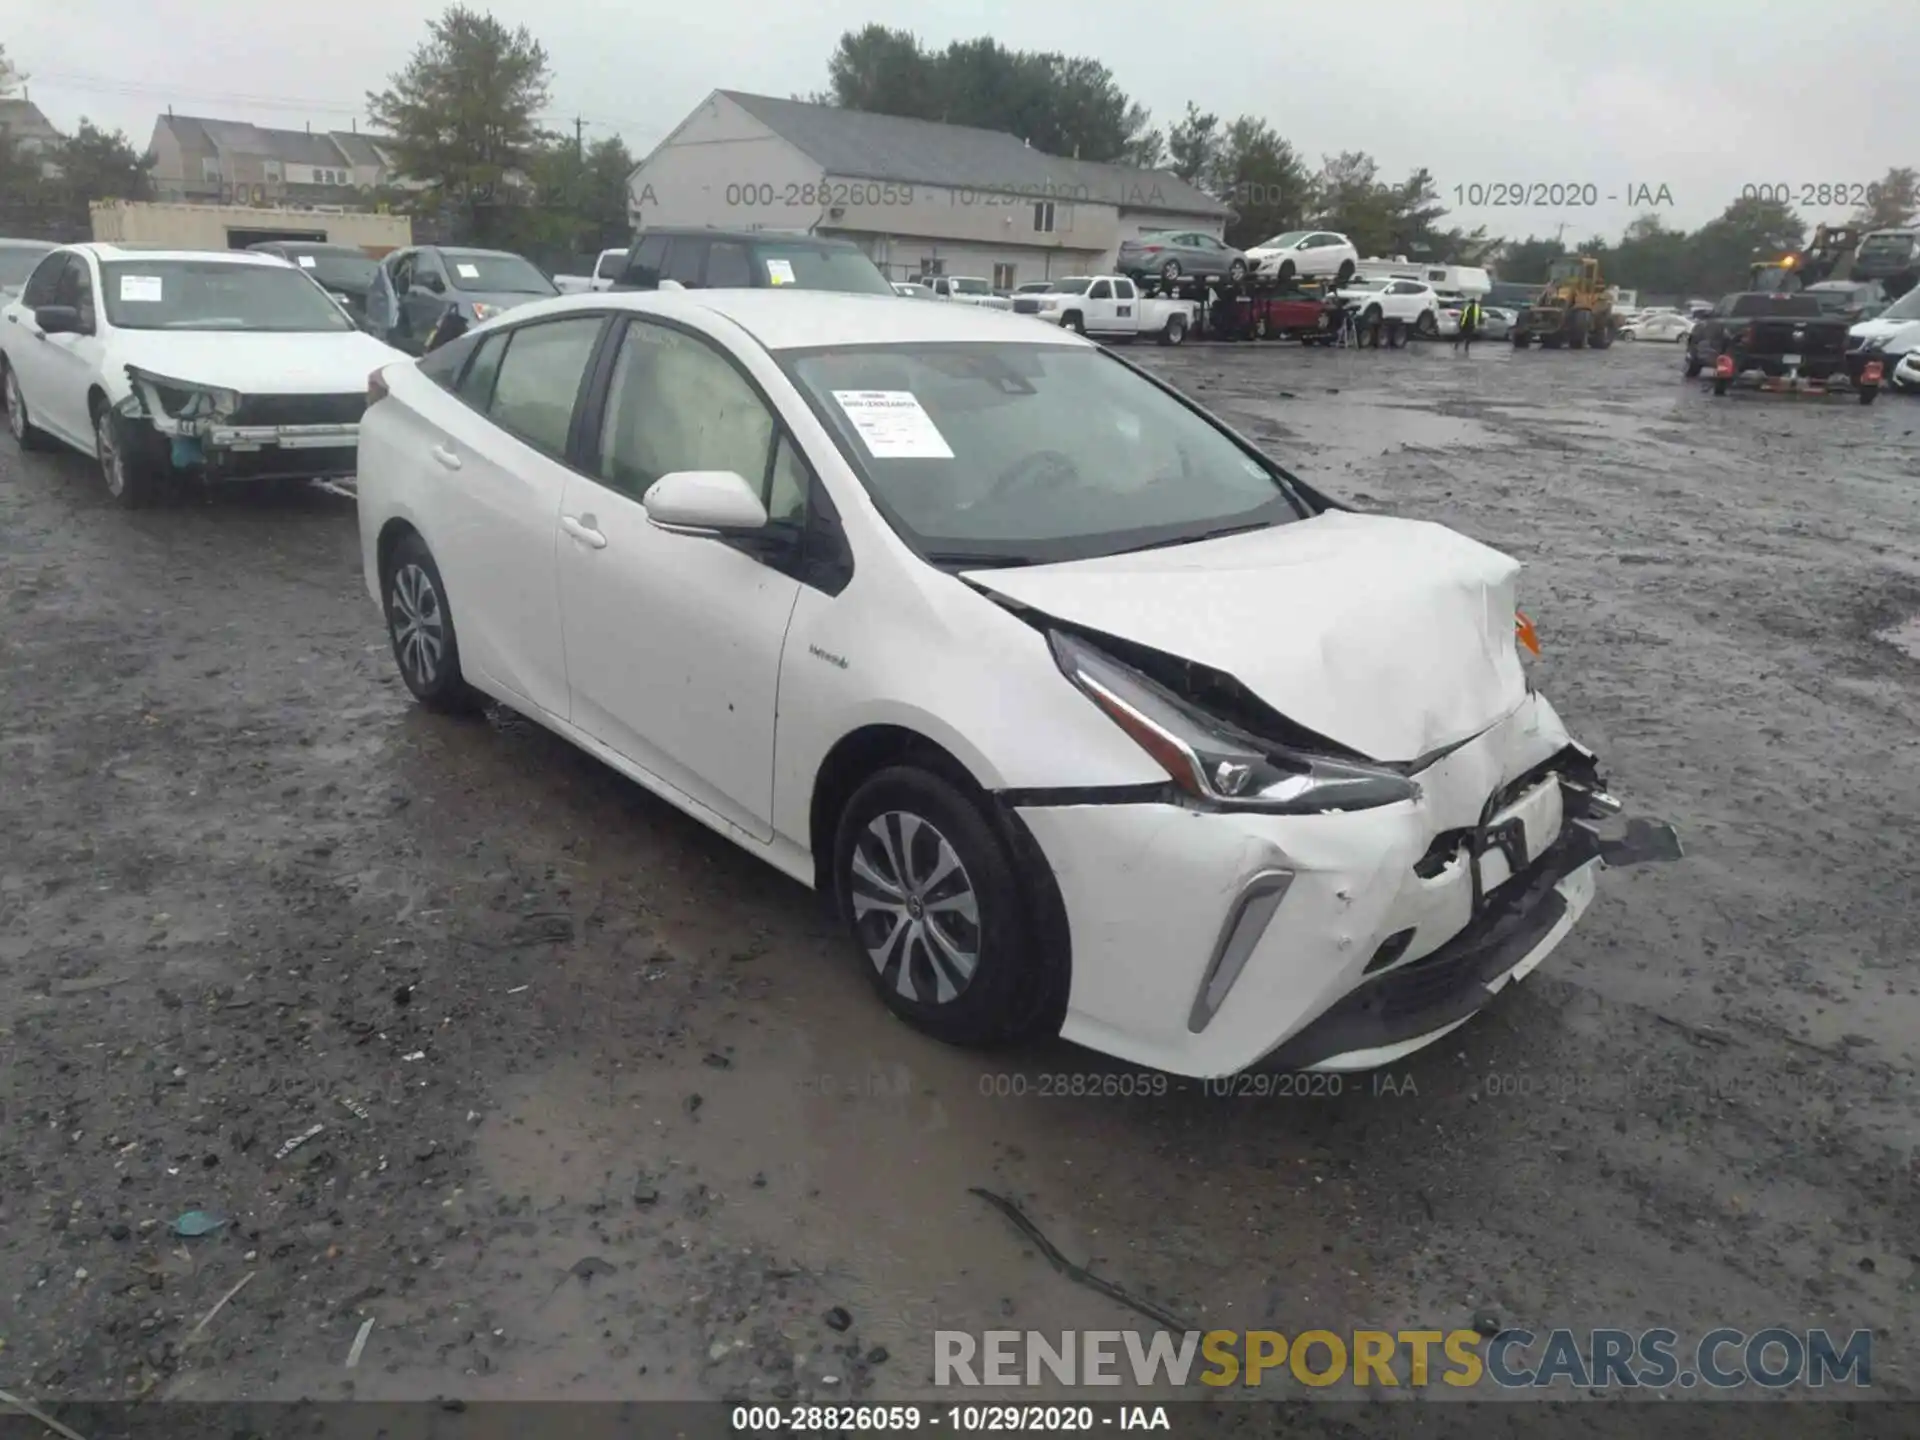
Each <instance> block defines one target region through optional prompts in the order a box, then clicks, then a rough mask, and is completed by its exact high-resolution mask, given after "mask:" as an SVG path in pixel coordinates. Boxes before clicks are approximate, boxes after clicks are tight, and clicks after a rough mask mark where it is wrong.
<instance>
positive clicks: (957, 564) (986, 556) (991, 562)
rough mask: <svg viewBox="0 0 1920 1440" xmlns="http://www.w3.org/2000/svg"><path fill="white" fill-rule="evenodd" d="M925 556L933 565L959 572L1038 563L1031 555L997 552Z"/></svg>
mask: <svg viewBox="0 0 1920 1440" xmlns="http://www.w3.org/2000/svg"><path fill="white" fill-rule="evenodd" d="M926 555H927V559H928V560H930V561H932V562H933V563H934V564H935V565H951V566H953V567H954V568H955V569H959V570H992V569H1004V568H1006V567H1008V566H1012V565H1034V564H1037V563H1039V562H1037V561H1036V560H1035V559H1034V558H1033V557H1032V556H1031V555H1007V554H1004V553H1001V552H999V551H970V550H929V551H927V552H926Z"/></svg>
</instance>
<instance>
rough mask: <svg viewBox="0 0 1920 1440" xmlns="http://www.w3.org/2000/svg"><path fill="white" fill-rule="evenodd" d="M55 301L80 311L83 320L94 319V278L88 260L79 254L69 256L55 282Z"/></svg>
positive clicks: (57, 303)
mask: <svg viewBox="0 0 1920 1440" xmlns="http://www.w3.org/2000/svg"><path fill="white" fill-rule="evenodd" d="M53 303H54V304H56V305H71V306H72V307H73V308H74V309H76V310H78V311H79V312H80V318H81V320H82V322H89V321H91V320H92V319H93V279H92V277H91V276H89V275H88V274H87V262H86V261H85V260H83V259H81V258H80V257H79V256H78V255H69V256H67V263H66V264H65V265H64V266H62V267H61V270H60V278H59V279H58V280H56V281H55V282H54V286H53Z"/></svg>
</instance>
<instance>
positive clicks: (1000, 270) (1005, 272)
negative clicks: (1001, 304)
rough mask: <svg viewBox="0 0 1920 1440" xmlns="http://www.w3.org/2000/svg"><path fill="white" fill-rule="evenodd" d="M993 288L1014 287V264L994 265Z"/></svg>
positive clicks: (1009, 288) (1005, 288)
mask: <svg viewBox="0 0 1920 1440" xmlns="http://www.w3.org/2000/svg"><path fill="white" fill-rule="evenodd" d="M993 288H994V289H996V290H1011V289H1012V288H1013V266H1011V265H996V266H994V267H993Z"/></svg>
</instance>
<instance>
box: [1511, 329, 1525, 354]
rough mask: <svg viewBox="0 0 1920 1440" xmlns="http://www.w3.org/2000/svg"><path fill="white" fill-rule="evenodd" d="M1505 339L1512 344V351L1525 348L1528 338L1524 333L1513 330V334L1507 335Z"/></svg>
mask: <svg viewBox="0 0 1920 1440" xmlns="http://www.w3.org/2000/svg"><path fill="white" fill-rule="evenodd" d="M1507 338H1508V339H1509V340H1511V341H1512V342H1513V348H1514V349H1516V350H1524V349H1526V348H1527V341H1528V338H1529V337H1528V335H1527V332H1526V331H1524V330H1515V331H1514V332H1513V334H1511V335H1509V336H1508V337H1507Z"/></svg>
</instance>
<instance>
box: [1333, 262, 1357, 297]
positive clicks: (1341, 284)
mask: <svg viewBox="0 0 1920 1440" xmlns="http://www.w3.org/2000/svg"><path fill="white" fill-rule="evenodd" d="M1351 279H1353V262H1352V261H1351V260H1342V261H1341V262H1340V268H1339V270H1338V271H1336V272H1335V274H1334V277H1333V288H1334V289H1336V290H1344V289H1346V288H1347V282H1348V281H1349V280H1351Z"/></svg>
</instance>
